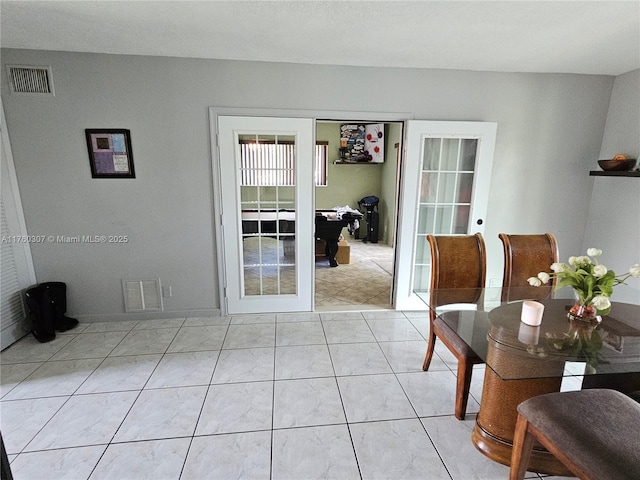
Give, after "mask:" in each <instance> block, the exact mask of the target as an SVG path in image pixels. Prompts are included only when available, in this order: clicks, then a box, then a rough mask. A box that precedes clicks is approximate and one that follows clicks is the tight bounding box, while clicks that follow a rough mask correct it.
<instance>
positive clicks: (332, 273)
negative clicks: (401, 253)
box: [316, 236, 393, 311]
mask: <svg viewBox="0 0 640 480" xmlns="http://www.w3.org/2000/svg"><path fill="white" fill-rule="evenodd" d="M346 239H347V242H348V243H349V245H350V246H351V261H350V263H349V264H342V265H339V266H337V267H335V268H331V267H329V262H328V260H327V259H326V258H322V257H316V310H325V311H326V310H352V309H356V308H358V309H367V308H391V281H392V273H393V248H391V247H389V246H388V245H385V244H382V243H364V242H362V241H361V240H354V239H353V238H351V237H349V236H347V237H346Z"/></svg>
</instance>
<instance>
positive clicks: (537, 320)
mask: <svg viewBox="0 0 640 480" xmlns="http://www.w3.org/2000/svg"><path fill="white" fill-rule="evenodd" d="M543 312H544V305H543V304H541V303H540V302H534V301H533V300H525V301H524V302H522V315H521V316H520V320H522V322H523V323H526V324H527V325H532V326H534V327H537V326H538V325H540V324H541V323H542V313H543Z"/></svg>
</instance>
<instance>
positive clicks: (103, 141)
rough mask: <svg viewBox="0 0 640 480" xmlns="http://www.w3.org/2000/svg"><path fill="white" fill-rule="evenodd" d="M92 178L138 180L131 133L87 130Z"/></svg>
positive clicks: (100, 129) (110, 130)
mask: <svg viewBox="0 0 640 480" xmlns="http://www.w3.org/2000/svg"><path fill="white" fill-rule="evenodd" d="M85 135H86V138H87V149H88V150H89V164H90V165H91V177H92V178H136V174H135V170H134V166H133V150H132V148H131V132H130V131H129V130H126V129H122V128H87V129H85Z"/></svg>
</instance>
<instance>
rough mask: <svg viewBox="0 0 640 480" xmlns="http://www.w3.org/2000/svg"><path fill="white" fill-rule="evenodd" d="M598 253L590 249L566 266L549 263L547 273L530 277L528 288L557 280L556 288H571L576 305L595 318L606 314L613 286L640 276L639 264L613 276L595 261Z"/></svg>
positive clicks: (595, 249) (610, 271) (597, 250)
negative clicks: (577, 302) (588, 311)
mask: <svg viewBox="0 0 640 480" xmlns="http://www.w3.org/2000/svg"><path fill="white" fill-rule="evenodd" d="M600 255H602V250H600V249H598V248H590V249H588V250H587V255H584V256H580V257H570V258H569V263H568V264H566V263H553V264H552V265H551V272H550V273H547V272H540V273H539V274H538V276H537V277H530V278H529V279H528V280H527V281H528V282H529V285H532V286H534V287H539V286H541V285H543V284H546V283H549V280H551V279H552V278H556V279H557V284H556V289H558V288H562V287H572V288H573V290H574V291H575V292H576V295H577V296H578V301H579V302H580V305H581V306H583V307H585V308H592V309H595V310H596V314H597V315H607V314H608V313H609V312H610V311H611V300H609V297H610V296H611V294H612V293H613V287H615V286H616V285H620V284H621V283H625V280H627V279H628V278H630V277H640V265H639V264H637V263H636V264H635V265H633V266H631V268H630V269H629V271H628V272H627V273H626V274H623V275H616V273H615V272H614V271H613V270H609V269H608V268H607V267H605V266H604V265H602V264H601V263H599V262H598V257H599V256H600Z"/></svg>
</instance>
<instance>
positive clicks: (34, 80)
mask: <svg viewBox="0 0 640 480" xmlns="http://www.w3.org/2000/svg"><path fill="white" fill-rule="evenodd" d="M7 69H8V72H9V85H11V92H12V93H34V94H45V95H54V93H53V77H52V76H51V67H29V66H26V65H7Z"/></svg>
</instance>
